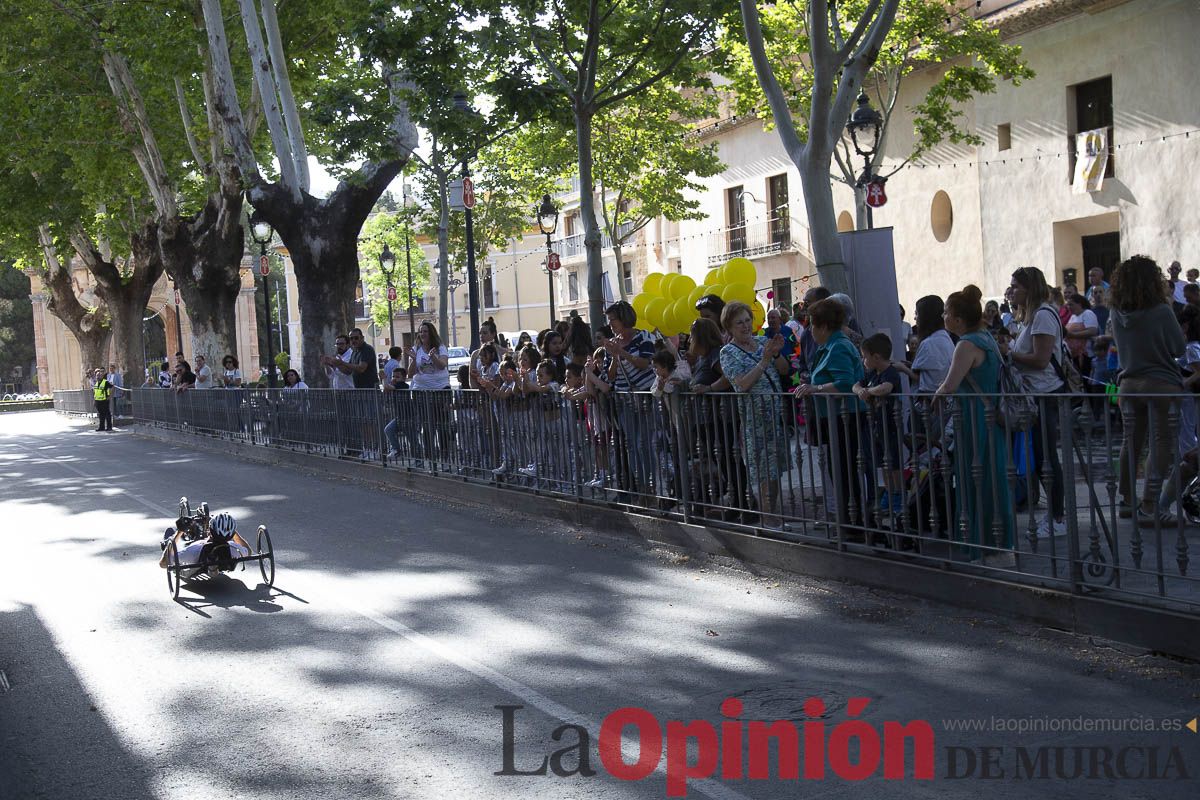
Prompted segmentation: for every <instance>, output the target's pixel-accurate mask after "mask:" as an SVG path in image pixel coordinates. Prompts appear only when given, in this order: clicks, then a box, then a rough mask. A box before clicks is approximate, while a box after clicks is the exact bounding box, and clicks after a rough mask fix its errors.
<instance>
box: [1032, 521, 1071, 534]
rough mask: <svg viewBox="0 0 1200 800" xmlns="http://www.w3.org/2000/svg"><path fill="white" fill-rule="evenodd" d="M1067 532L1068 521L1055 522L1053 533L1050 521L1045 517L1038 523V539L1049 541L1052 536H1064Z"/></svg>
mask: <svg viewBox="0 0 1200 800" xmlns="http://www.w3.org/2000/svg"><path fill="white" fill-rule="evenodd" d="M1066 532H1067V523H1066V520H1055V521H1054V525H1053V533H1052V532H1051V524H1050V520H1049V519H1047V518H1045V517H1043V518H1042V520H1041V521H1040V522H1038V527H1037V537H1038V538H1039V539H1049V538H1050V537H1051V536H1062V535H1064V534H1065V533H1066Z"/></svg>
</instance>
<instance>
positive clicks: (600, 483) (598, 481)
mask: <svg viewBox="0 0 1200 800" xmlns="http://www.w3.org/2000/svg"><path fill="white" fill-rule="evenodd" d="M607 482H608V479H607V478H606V477H605V476H604V475H597V476H596V477H594V478H592V479H591V480H590V481H588V482H587V483H585V484H584V485H583V486H584V488H586V489H602V488H604V484H605V483H607Z"/></svg>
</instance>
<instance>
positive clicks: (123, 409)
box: [54, 389, 133, 417]
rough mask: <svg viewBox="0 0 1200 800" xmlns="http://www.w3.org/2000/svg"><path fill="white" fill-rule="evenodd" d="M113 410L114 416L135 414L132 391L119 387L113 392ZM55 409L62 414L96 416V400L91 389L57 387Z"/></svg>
mask: <svg viewBox="0 0 1200 800" xmlns="http://www.w3.org/2000/svg"><path fill="white" fill-rule="evenodd" d="M111 402H112V412H113V416H114V417H128V416H132V414H133V401H132V399H131V394H130V392H127V391H124V390H122V389H117V390H115V391H114V392H113V394H112V400H111ZM54 410H55V411H57V412H59V413H61V414H82V415H84V416H95V414H96V402H95V400H94V399H93V395H92V390H91V389H56V390H55V391H54Z"/></svg>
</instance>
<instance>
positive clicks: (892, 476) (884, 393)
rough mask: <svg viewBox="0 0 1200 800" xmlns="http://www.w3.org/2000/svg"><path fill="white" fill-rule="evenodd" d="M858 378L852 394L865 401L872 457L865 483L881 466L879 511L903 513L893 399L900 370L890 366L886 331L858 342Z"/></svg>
mask: <svg viewBox="0 0 1200 800" xmlns="http://www.w3.org/2000/svg"><path fill="white" fill-rule="evenodd" d="M861 349H862V362H863V369H864V370H865V371H866V373H865V374H864V375H863V379H862V381H860V382H859V383H856V384H854V394H855V395H857V396H858V398H859V399H860V400H862V401H863V402H864V403H866V404H867V407H868V409H869V412H868V413H869V414H870V417H869V420H870V423H869V424H870V427H871V434H872V442H873V447H872V449H871V452H872V453H873V454H874V458H873V459H872V460H871V461H869V462H868V465H867V468H868V472H867V485H868V486H874V485H875V467H876V466H882V467H883V485H884V487H885V488H884V492H883V494H882V495H881V496H880V498H879V509H880V511H883V512H885V513H886V512H887V511H888V510H889V508H890V509H891V512H892V513H893V514H901V513H903V512H904V490H903V483H904V472H903V469H902V465H903V460H902V458H903V452H904V451H903V446H902V442H901V440H902V438H903V437H902V435H901V433H902V432H901V429H900V420H899V418H898V417H897V416H896V398H895V397H894V396H893V394H894V393H895V392H896V391H897V390H898V389H899V388H900V373H899V371H897V369H896V367H895V366H893V365H892V340H891V337H889V336H888V335H887V334H886V333H876V334H874V335H872V336H868V337H867V338H866V339H863V343H862V345H861Z"/></svg>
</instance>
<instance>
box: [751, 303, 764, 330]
mask: <svg viewBox="0 0 1200 800" xmlns="http://www.w3.org/2000/svg"><path fill="white" fill-rule="evenodd" d="M750 312H751V313H752V314H753V315H754V317H753V318H754V330H758V329H759V328H761V327H762V326H763V322H765V321H766V319H767V310H766V309H765V308H763V304H762V303H760V302H758V301H757V300H755V301H754V305H753V306H751V308H750Z"/></svg>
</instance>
